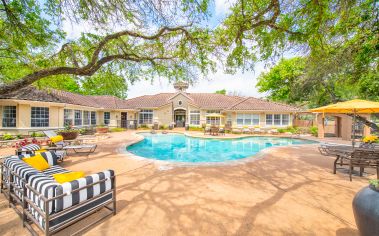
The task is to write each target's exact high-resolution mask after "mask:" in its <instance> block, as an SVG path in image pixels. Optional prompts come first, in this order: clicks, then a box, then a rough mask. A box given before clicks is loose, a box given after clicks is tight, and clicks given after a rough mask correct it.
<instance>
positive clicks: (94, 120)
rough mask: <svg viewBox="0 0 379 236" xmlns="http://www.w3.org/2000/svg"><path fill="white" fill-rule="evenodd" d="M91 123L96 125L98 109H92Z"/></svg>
mask: <svg viewBox="0 0 379 236" xmlns="http://www.w3.org/2000/svg"><path fill="white" fill-rule="evenodd" d="M91 125H96V111H91Z"/></svg>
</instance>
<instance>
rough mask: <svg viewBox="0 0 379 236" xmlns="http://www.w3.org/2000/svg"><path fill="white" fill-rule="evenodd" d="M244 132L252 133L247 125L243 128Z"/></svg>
mask: <svg viewBox="0 0 379 236" xmlns="http://www.w3.org/2000/svg"><path fill="white" fill-rule="evenodd" d="M242 133H244V134H250V133H251V130H250V129H249V127H247V126H245V127H243V129H242Z"/></svg>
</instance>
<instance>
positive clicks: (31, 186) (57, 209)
mask: <svg viewBox="0 0 379 236" xmlns="http://www.w3.org/2000/svg"><path fill="white" fill-rule="evenodd" d="M46 156H47V157H48V158H45V157H44V158H45V160H46V162H47V163H48V164H49V166H50V167H49V168H48V169H46V170H44V171H38V170H37V169H34V168H33V167H31V166H29V165H28V164H26V163H25V162H24V161H22V160H21V159H22V158H24V157H25V156H23V155H21V156H10V157H7V158H6V159H5V160H4V163H3V165H2V166H1V168H2V172H1V173H2V174H1V180H2V182H1V183H2V185H1V190H2V192H3V193H4V195H5V196H6V198H7V199H8V201H9V205H10V206H12V207H13V208H14V209H15V210H16V213H18V214H19V215H20V216H21V218H22V221H23V225H24V226H25V227H26V228H27V229H28V230H29V231H30V232H31V233H32V234H33V235H37V232H35V230H34V229H33V228H32V226H31V225H32V224H35V225H36V226H37V227H38V228H39V229H40V230H41V231H43V232H44V234H45V235H51V234H54V233H56V232H58V231H60V230H62V229H64V228H66V227H68V226H69V225H71V224H73V223H76V222H78V221H79V220H81V219H83V218H85V217H87V216H89V215H91V214H92V213H94V212H96V211H99V210H101V209H103V208H105V209H108V210H109V212H108V214H106V215H104V216H102V217H101V219H99V220H97V221H95V222H94V223H91V224H85V226H84V228H82V229H81V230H80V231H79V232H81V231H83V230H85V229H88V228H89V227H91V226H93V225H94V224H95V223H97V222H99V221H100V220H102V219H104V218H105V217H107V216H109V215H111V214H113V215H115V214H116V192H115V175H114V171H113V170H105V171H102V172H99V173H97V174H92V175H88V176H86V177H83V178H80V179H77V180H73V181H71V182H65V183H58V182H56V181H55V179H54V178H52V174H56V173H67V172H70V171H69V170H66V169H64V168H62V167H61V166H59V165H57V157H56V156H55V155H54V153H50V154H49V155H46ZM20 207H21V210H19V208H20ZM79 232H76V233H79Z"/></svg>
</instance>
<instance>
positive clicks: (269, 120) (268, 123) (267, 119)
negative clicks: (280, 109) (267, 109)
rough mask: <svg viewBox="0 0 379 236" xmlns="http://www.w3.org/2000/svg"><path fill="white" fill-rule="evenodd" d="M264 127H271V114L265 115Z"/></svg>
mask: <svg viewBox="0 0 379 236" xmlns="http://www.w3.org/2000/svg"><path fill="white" fill-rule="evenodd" d="M266 125H272V114H267V115H266Z"/></svg>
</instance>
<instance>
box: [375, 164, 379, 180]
mask: <svg viewBox="0 0 379 236" xmlns="http://www.w3.org/2000/svg"><path fill="white" fill-rule="evenodd" d="M376 178H377V179H379V166H377V167H376Z"/></svg>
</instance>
